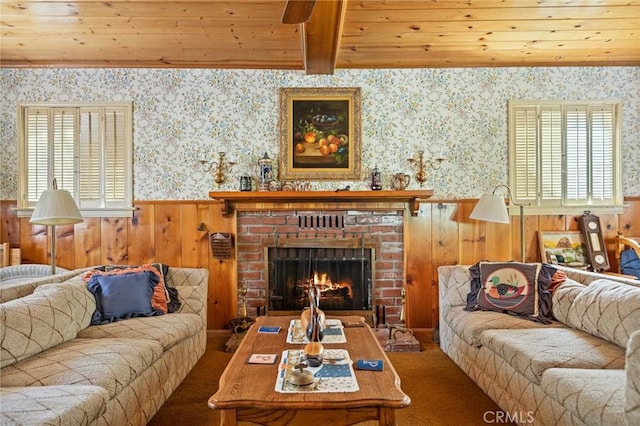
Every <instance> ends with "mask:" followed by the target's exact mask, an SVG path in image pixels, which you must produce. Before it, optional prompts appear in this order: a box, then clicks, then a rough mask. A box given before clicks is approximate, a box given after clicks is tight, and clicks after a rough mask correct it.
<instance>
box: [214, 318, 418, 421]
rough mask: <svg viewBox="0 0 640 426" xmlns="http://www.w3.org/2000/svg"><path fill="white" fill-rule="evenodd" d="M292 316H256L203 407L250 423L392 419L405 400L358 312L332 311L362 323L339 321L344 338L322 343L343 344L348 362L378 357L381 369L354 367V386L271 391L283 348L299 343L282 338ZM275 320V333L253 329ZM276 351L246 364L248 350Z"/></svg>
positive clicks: (339, 346)
mask: <svg viewBox="0 0 640 426" xmlns="http://www.w3.org/2000/svg"><path fill="white" fill-rule="evenodd" d="M292 319H297V317H283V316H262V317H259V318H258V319H257V321H256V323H255V324H254V325H252V326H251V328H250V329H249V330H248V331H247V333H246V336H245V337H244V339H243V341H242V343H241V344H240V346H239V347H238V349H237V350H236V352H235V354H234V355H233V357H232V358H231V361H230V362H229V364H228V365H227V367H226V368H225V370H224V372H223V373H222V376H221V377H220V387H219V389H218V391H217V392H216V393H215V394H214V395H213V396H212V397H211V398H209V407H211V408H215V409H219V410H220V411H221V418H220V424H221V425H224V426H226V425H236V424H238V423H239V422H253V423H254V424H256V423H257V424H274V425H293V424H296V425H297V424H308V425H311V424H330V425H332V426H333V425H352V424H355V423H359V422H363V421H366V420H377V421H378V422H379V424H380V425H386V426H391V425H395V424H396V413H395V410H396V409H398V408H403V407H406V406H408V405H409V404H410V403H411V399H410V398H409V396H407V395H406V394H405V393H404V392H403V391H402V389H400V378H399V377H398V374H397V373H396V371H395V369H394V368H393V365H391V362H390V361H389V358H387V356H386V354H385V353H384V351H383V350H382V348H381V347H380V344H379V343H378V340H377V339H376V337H375V335H374V334H373V332H372V330H371V328H370V327H369V326H368V325H366V324H364V322H363V321H362V319H361V318H359V317H338V319H340V320H342V321H343V323H346V324H353V323H354V322H356V323H357V322H362V324H363V326H362V327H345V329H344V332H345V336H346V340H347V342H346V343H335V344H325V345H324V347H325V350H326V349H346V350H347V351H348V352H349V357H350V358H351V359H352V360H353V362H354V368H355V362H356V361H357V360H358V359H367V360H372V359H381V360H383V361H384V368H383V370H382V371H367V370H355V375H356V379H357V381H358V388H359V390H358V391H357V392H337V393H331V392H330V393H316V392H301V393H280V392H276V391H275V384H276V378H277V374H278V364H279V362H280V361H281V355H282V351H283V350H296V349H302V347H303V345H301V344H288V343H286V338H287V330H288V328H289V324H290V322H291V320H292ZM263 325H265V326H279V327H280V328H281V329H280V332H279V333H278V334H264V333H258V328H259V327H260V326H263ZM254 353H260V354H278V361H277V362H276V363H275V364H249V363H247V360H248V359H249V357H250V356H251V354H254Z"/></svg>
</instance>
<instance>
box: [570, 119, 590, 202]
mask: <svg viewBox="0 0 640 426" xmlns="http://www.w3.org/2000/svg"><path fill="white" fill-rule="evenodd" d="M565 127H566V132H567V136H566V146H567V148H566V152H567V154H566V155H567V161H566V169H567V186H566V202H567V204H586V203H587V202H588V197H589V173H588V167H589V146H588V143H587V140H588V137H587V111H586V107H569V108H567V110H566V123H565Z"/></svg>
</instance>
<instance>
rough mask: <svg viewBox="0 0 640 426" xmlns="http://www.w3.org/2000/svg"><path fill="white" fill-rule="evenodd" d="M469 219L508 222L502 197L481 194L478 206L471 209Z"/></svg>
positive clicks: (507, 214)
mask: <svg viewBox="0 0 640 426" xmlns="http://www.w3.org/2000/svg"><path fill="white" fill-rule="evenodd" d="M469 218H471V219H477V220H484V221H486V222H498V223H509V222H510V221H509V213H508V212H507V205H506V204H505V202H504V197H502V196H500V195H495V194H483V195H482V197H480V200H479V201H478V204H476V206H475V207H474V208H473V211H472V212H471V215H469Z"/></svg>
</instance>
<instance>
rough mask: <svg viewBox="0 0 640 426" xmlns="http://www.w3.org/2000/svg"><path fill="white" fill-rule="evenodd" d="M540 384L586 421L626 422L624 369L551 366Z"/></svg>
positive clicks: (552, 396) (591, 423) (607, 423)
mask: <svg viewBox="0 0 640 426" xmlns="http://www.w3.org/2000/svg"><path fill="white" fill-rule="evenodd" d="M540 384H541V387H542V389H543V390H544V391H545V393H546V394H547V395H549V396H550V397H551V398H553V399H554V400H555V401H557V402H558V403H559V404H560V405H562V406H563V407H564V408H566V409H568V410H569V411H571V413H572V414H573V415H574V416H576V417H577V418H579V419H580V420H581V421H582V422H584V423H585V424H586V425H594V426H596V425H624V424H625V413H624V389H625V372H624V370H592V369H581V368H550V369H548V370H546V371H545V372H544V373H543V375H542V381H541V383H540Z"/></svg>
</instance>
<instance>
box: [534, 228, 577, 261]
mask: <svg viewBox="0 0 640 426" xmlns="http://www.w3.org/2000/svg"><path fill="white" fill-rule="evenodd" d="M538 242H539V243H540V258H541V259H542V261H543V262H548V263H553V264H560V265H565V266H571V267H574V268H587V267H588V266H589V265H588V264H587V251H586V246H585V244H584V238H583V236H582V232H580V231H538Z"/></svg>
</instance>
